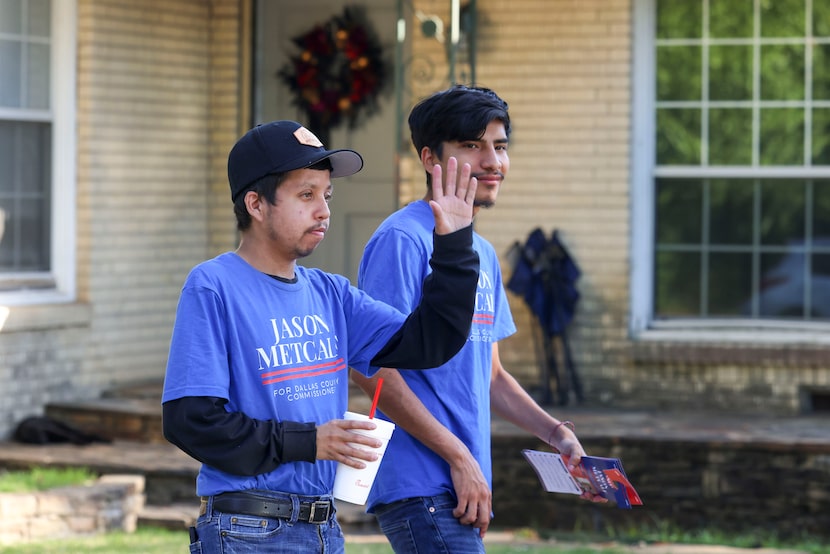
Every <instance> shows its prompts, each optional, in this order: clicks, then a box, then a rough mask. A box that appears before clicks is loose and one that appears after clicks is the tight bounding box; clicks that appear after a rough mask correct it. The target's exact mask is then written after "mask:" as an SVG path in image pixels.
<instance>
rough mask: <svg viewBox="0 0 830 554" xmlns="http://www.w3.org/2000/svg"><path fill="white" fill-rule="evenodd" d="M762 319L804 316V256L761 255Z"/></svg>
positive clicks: (790, 254) (794, 253)
mask: <svg viewBox="0 0 830 554" xmlns="http://www.w3.org/2000/svg"><path fill="white" fill-rule="evenodd" d="M758 299H759V303H758V304H759V310H760V315H761V316H767V317H797V318H802V317H803V316H804V254H802V253H800V252H797V251H791V252H788V253H781V254H778V253H776V254H762V255H761V284H760V293H759V296H758Z"/></svg>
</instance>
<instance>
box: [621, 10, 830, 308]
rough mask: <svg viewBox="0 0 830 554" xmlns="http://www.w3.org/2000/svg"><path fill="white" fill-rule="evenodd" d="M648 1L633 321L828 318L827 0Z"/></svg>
mask: <svg viewBox="0 0 830 554" xmlns="http://www.w3.org/2000/svg"><path fill="white" fill-rule="evenodd" d="M644 4H648V10H647V11H643V10H642V9H640V10H639V15H640V16H641V17H643V19H644V20H645V22H644V21H641V22H640V23H639V25H640V26H641V27H640V29H641V30H644V31H645V34H646V36H647V37H649V38H648V42H649V43H650V47H649V45H644V44H643V42H642V39H640V44H639V49H637V47H636V46H635V52H639V53H640V54H641V55H642V56H643V58H644V59H645V60H646V63H645V65H646V69H645V70H643V69H642V67H643V60H642V59H641V60H639V63H640V67H641V70H640V72H639V73H636V74H635V75H636V76H635V79H640V83H639V86H641V87H650V89H651V90H649V91H648V93H645V94H641V96H640V100H639V107H640V109H639V112H638V113H639V114H641V115H644V116H645V117H644V120H645V121H646V122H647V123H646V124H645V125H640V127H639V130H640V133H641V134H640V136H643V133H646V134H650V135H651V136H650V137H649V138H648V139H646V140H644V141H643V144H646V145H648V146H647V148H648V149H649V150H650V152H649V153H643V152H641V154H640V160H639V161H638V162H635V164H636V163H639V164H640V168H641V169H640V172H639V175H640V178H641V180H642V181H643V182H645V183H646V185H645V186H647V187H650V190H649V191H648V192H647V193H646V194H640V196H639V198H640V199H641V200H642V199H646V200H647V201H648V202H649V209H651V210H652V214H651V215H650V217H649V218H647V220H648V221H649V223H650V227H651V229H650V235H649V234H647V233H645V232H642V231H641V232H640V234H639V237H640V240H641V241H642V240H643V239H644V238H645V237H648V239H649V242H650V245H649V246H650V248H640V250H639V251H640V253H641V254H642V253H644V252H650V259H649V262H648V263H647V264H645V265H646V266H648V267H649V270H650V275H648V276H644V275H642V274H641V275H640V277H641V279H640V285H642V284H647V285H650V286H649V287H648V288H649V289H650V297H649V298H647V299H643V298H642V293H641V298H640V301H639V305H638V306H635V309H634V311H635V318H636V317H637V316H639V318H640V320H650V321H651V322H652V323H653V322H660V321H671V320H673V319H690V318H698V319H700V318H706V319H709V320H715V319H723V320H727V321H728V320H738V319H743V320H749V321H760V320H770V321H773V322H774V321H782V322H783V321H796V322H806V321H830V1H828V0H649V1H648V2H644ZM636 16H637V13H636V12H635V17H636ZM644 24H647V25H650V26H651V28H650V29H643V27H642V25H644ZM635 55H636V54H635ZM646 80H647V81H648V83H646V82H645V81H646ZM649 83H650V84H649ZM643 98H645V99H646V100H645V101H643ZM635 101H637V100H635ZM635 111H637V110H636V109H635ZM646 113H647V115H646ZM635 125H637V123H636V122H635ZM635 135H636V131H635ZM644 165H645V166H650V167H648V168H645V169H643V166H644ZM635 172H636V170H635ZM635 186H636V185H635ZM638 309H639V314H636V312H637V310H638ZM645 312H650V313H645Z"/></svg>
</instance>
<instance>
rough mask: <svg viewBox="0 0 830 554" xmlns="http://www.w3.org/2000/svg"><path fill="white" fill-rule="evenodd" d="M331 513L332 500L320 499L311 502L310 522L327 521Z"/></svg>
mask: <svg viewBox="0 0 830 554" xmlns="http://www.w3.org/2000/svg"><path fill="white" fill-rule="evenodd" d="M329 515H331V502H328V501H325V500H318V501H316V502H312V503H311V512H310V513H309V514H308V522H309V523H325V522H327V521H328V520H329Z"/></svg>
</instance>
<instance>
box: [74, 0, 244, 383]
mask: <svg viewBox="0 0 830 554" xmlns="http://www.w3.org/2000/svg"><path fill="white" fill-rule="evenodd" d="M238 4H239V2H238V1H236V0H225V1H220V0H215V1H210V2H206V1H204V0H187V1H178V2H166V1H164V0H142V1H141V2H133V1H128V0H81V2H79V10H78V15H79V21H78V26H79V33H78V35H79V58H78V103H79V106H78V108H79V109H78V122H79V129H78V134H79V143H78V149H79V151H78V159H79V166H78V167H79V175H78V181H79V206H80V208H79V213H78V219H79V222H81V228H80V234H81V241H80V242H81V244H82V250H83V252H82V258H83V259H84V260H85V261H86V263H85V264H83V265H82V266H81V268H80V274H81V275H80V279H79V283H80V288H81V291H82V298H83V299H84V300H87V301H89V302H90V303H91V304H92V305H93V306H94V309H93V320H92V329H91V340H90V342H89V352H88V353H87V356H86V359H85V360H84V371H83V374H84V379H86V380H88V381H90V383H91V384H93V386H95V387H100V386H106V385H108V384H110V383H113V382H117V381H125V380H141V379H144V378H158V377H159V376H161V375H162V374H163V369H164V364H165V360H166V357H167V345H168V343H169V339H170V331H171V328H172V322H173V317H174V310H175V305H176V301H177V299H178V293H179V290H180V287H181V283H182V282H183V280H184V278H185V276H186V274H187V272H188V270H189V269H190V268H191V267H192V266H193V265H195V264H196V263H198V262H200V261H202V260H204V259H205V258H207V257H208V256H209V254H210V246H211V244H210V243H211V242H212V243H214V244H218V243H220V242H221V240H220V238H219V237H218V235H214V234H211V233H209V231H211V230H213V229H211V226H210V215H211V208H212V207H213V206H212V200H213V199H212V198H211V196H212V192H213V191H212V190H211V187H212V186H213V185H214V182H215V181H216V180H217V178H216V177H215V176H214V171H215V170H216V168H217V164H214V163H213V158H214V157H216V156H215V155H214V154H215V152H216V151H219V150H222V149H224V150H225V152H226V151H227V147H225V148H223V147H222V146H218V144H219V143H222V142H225V143H227V135H228V134H229V132H228V128H229V127H233V126H235V125H236V121H237V118H236V112H235V104H234V103H233V102H229V101H228V100H227V97H228V89H229V88H230V89H231V94H232V93H233V91H234V90H235V89H236V87H238V79H237V78H236V76H235V74H234V71H233V64H231V63H229V62H228V59H229V58H230V59H233V58H234V56H235V52H236V50H237V44H238V40H237V39H238V37H237V33H238V29H239V27H238V25H236V24H235V22H236V19H237V12H238ZM228 22H230V24H229V23H228ZM215 82H221V86H219V87H216V88H214V87H213V84H214V83H215ZM223 119H224V120H227V121H223ZM228 121H229V122H230V123H228ZM223 230H225V231H226V230H227V226H225V228H224V229H223V228H221V227H220V228H219V229H218V232H219V233H221V232H222V231H223ZM225 242H226V243H230V241H228V239H226V241H225Z"/></svg>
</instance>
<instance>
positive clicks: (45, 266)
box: [14, 199, 49, 271]
mask: <svg viewBox="0 0 830 554" xmlns="http://www.w3.org/2000/svg"><path fill="white" fill-rule="evenodd" d="M16 208H17V209H16V210H15V214H14V217H15V218H16V219H18V220H19V229H20V235H19V237H18V240H19V241H20V249H19V252H18V264H19V265H18V266H17V268H16V269H18V270H20V271H48V270H49V258H48V255H49V218H48V217H43V213H44V210H45V209H46V208H48V205H47V204H46V202H45V200H44V199H31V200H28V199H27V200H22V201H20V202H18V203H17V206H16Z"/></svg>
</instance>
